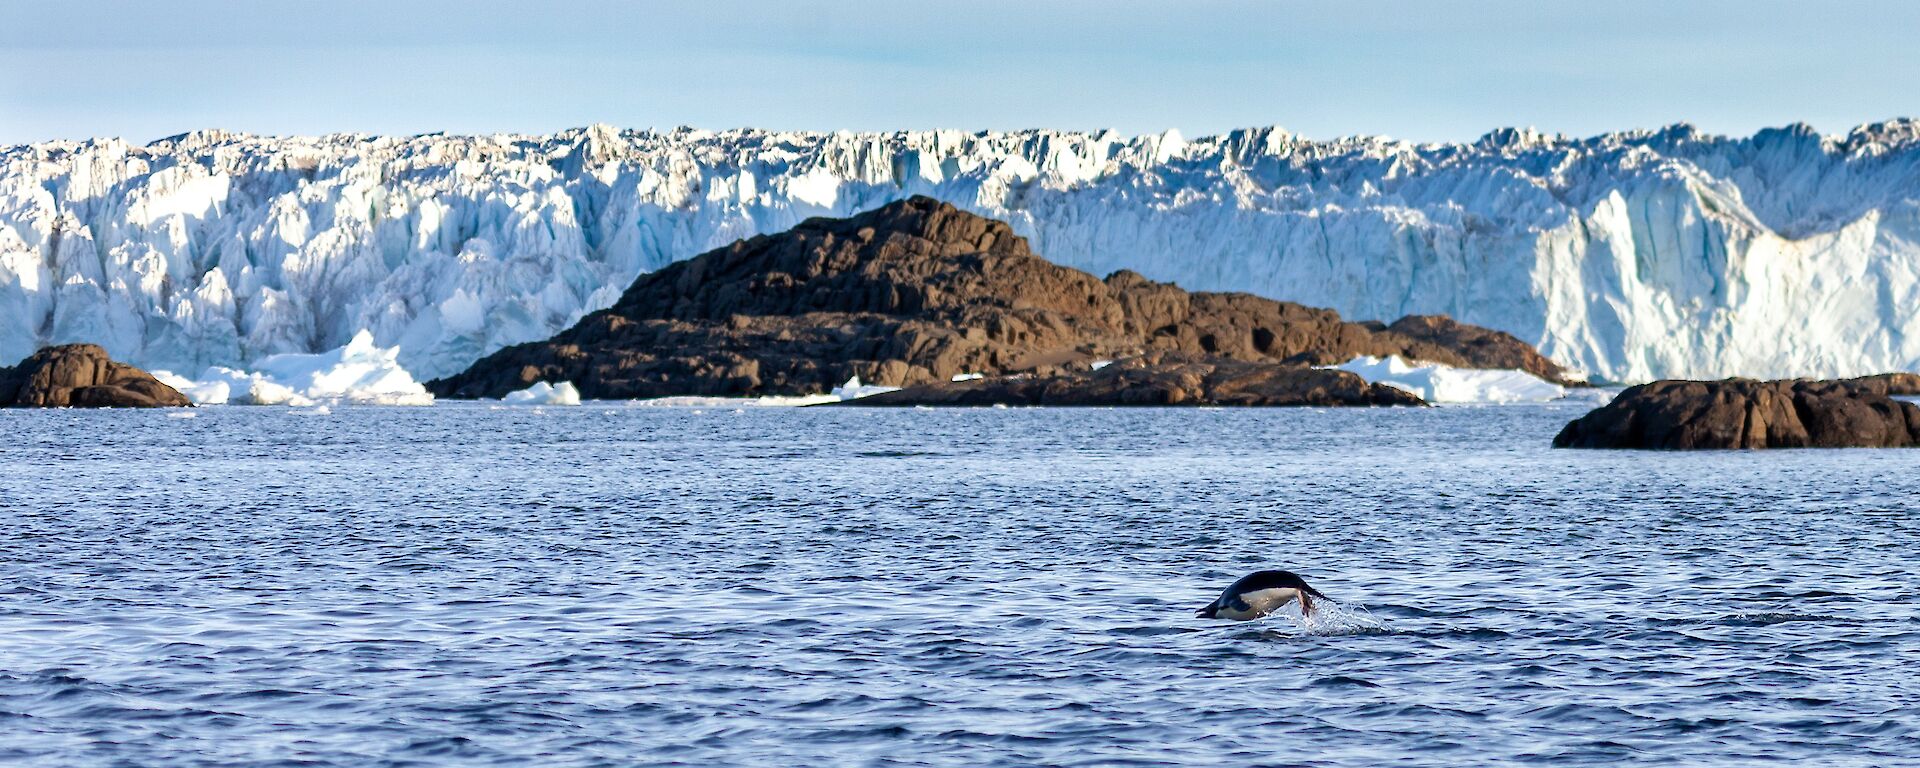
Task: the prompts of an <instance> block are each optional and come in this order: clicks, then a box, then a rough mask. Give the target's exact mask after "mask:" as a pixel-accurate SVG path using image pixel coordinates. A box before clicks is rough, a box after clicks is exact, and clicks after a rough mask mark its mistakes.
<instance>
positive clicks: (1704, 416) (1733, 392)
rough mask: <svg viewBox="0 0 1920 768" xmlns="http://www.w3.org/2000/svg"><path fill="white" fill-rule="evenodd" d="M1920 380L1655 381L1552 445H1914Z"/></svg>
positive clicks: (1919, 428)
mask: <svg viewBox="0 0 1920 768" xmlns="http://www.w3.org/2000/svg"><path fill="white" fill-rule="evenodd" d="M1915 393H1920V376H1915V375H1914V374H1884V375H1880V376H1869V377H1865V378H1860V379H1845V380H1838V381H1805V380H1787V381H1756V380H1753V379H1726V380H1724V381H1656V382H1653V383H1651V384H1643V385H1641V386H1637V387H1633V388H1630V389H1628V390H1626V391H1624V392H1622V393H1620V395H1619V396H1618V397H1616V398H1614V400H1613V402H1611V403H1608V404H1607V405H1605V406H1602V407H1600V408H1597V409H1594V410H1593V411H1592V412H1591V413H1588V414H1587V415H1585V416H1582V417H1580V418H1579V419H1576V420H1574V421H1572V422H1570V423H1568V424H1567V426H1566V427H1565V428H1564V429H1562V430H1560V434H1559V435H1558V436H1556V437H1554V439H1553V447H1555V448H1653V449H1664V450H1701V449H1726V448H1848V447H1858V448H1910V447H1916V446H1920V405H1915V404H1913V403H1910V402H1903V401H1899V400H1894V399H1893V398H1892V396H1895V395H1903V394H1915Z"/></svg>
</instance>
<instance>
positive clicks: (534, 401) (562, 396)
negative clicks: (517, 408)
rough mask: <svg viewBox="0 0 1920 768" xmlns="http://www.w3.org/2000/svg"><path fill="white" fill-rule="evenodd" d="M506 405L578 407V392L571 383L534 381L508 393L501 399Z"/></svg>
mask: <svg viewBox="0 0 1920 768" xmlns="http://www.w3.org/2000/svg"><path fill="white" fill-rule="evenodd" d="M501 402H504V403H507V404H508V405H579V404H580V390H579V389H576V388H575V387H574V386H573V382H571V381H563V382H560V383H559V384H548V383H546V382H544V381H536V382H534V383H533V386H531V387H527V388H526V389H523V390H520V391H518V392H508V393H507V396H506V397H504V398H501Z"/></svg>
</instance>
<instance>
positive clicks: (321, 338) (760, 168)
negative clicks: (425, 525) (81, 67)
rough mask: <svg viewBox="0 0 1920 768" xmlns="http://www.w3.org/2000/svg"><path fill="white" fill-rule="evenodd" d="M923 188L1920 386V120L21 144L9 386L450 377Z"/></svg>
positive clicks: (1587, 351)
mask: <svg viewBox="0 0 1920 768" xmlns="http://www.w3.org/2000/svg"><path fill="white" fill-rule="evenodd" d="M912 194H926V195H930V196H933V197H938V198H943V199H946V200H949V201H952V202H954V203H955V204H958V205H960V206H962V207H965V208H968V209H970V210H973V211H975V212H977V213H981V214H985V215H989V216H993V217H996V218H1001V219H1005V220H1007V221H1009V222H1011V223H1013V225H1014V227H1015V229H1016V230H1017V231H1019V232H1021V233H1022V234H1024V235H1026V236H1027V237H1029V238H1030V239H1031V240H1032V242H1033V246H1034V249H1035V250H1036V251H1037V252H1039V253H1040V254H1042V255H1044V256H1045V257H1046V258H1048V259H1050V260H1053V261H1056V262H1059V263H1062V264H1066V265H1069V266H1073V267H1078V268H1081V269H1085V270H1088V271H1092V272H1095V273H1097V274H1105V273H1107V272H1109V271H1112V270H1114V269H1119V268H1122V267H1124V268H1129V269H1134V270H1136V271H1139V272H1141V273H1143V274H1145V275H1147V276H1148V277H1151V278H1155V279H1161V280H1174V281H1177V282H1179V283H1180V284H1181V285H1182V286H1184V287H1187V288H1190V289H1206V290H1244V291H1250V292H1254V293H1258V294H1262V295H1265V296H1270V297H1273V298H1277V299H1285V300H1290V301H1297V302H1301V303H1304V304H1309V305H1315V306H1326V307H1332V308H1334V309H1337V310H1339V311H1340V312H1341V313H1342V314H1343V315H1345V316H1347V317H1349V318H1356V319H1386V320H1391V319H1393V318H1396V317H1399V316H1401V315H1405V314H1412V313H1446V314H1450V315H1453V316H1454V317H1456V318H1458V319H1460V320H1463V321H1465V322H1469V323H1475V324H1479V325H1485V326H1489V327H1492V328H1497V329H1500V330H1505V331H1508V332H1511V333H1513V334H1515V335H1517V336H1519V337H1521V338H1522V339H1525V340H1527V341H1530V342H1533V343H1535V344H1537V345H1538V346H1539V347H1540V349H1541V351H1542V352H1544V353H1546V354H1547V355H1549V356H1551V357H1553V358H1555V359H1556V360H1558V361H1560V362H1561V363H1563V364H1566V365H1569V366H1571V367H1573V368H1576V369H1579V370H1584V371H1586V372H1588V373H1590V374H1592V375H1595V376H1598V377H1601V378H1604V379H1608V380H1615V381H1637V380H1646V379H1652V378H1656V377H1663V376H1685V377H1712V376H1723V375H1733V374H1741V375H1749V376H1762V377H1775V376H1793V375H1819V376H1850V375H1858V374H1865V373H1873V372H1878V371H1883V370H1895V369H1898V370H1915V369H1920V325H1916V320H1917V319H1920V318H1917V317H1916V313H1920V122H1914V121H1894V122H1887V123H1880V124H1874V125H1868V126H1862V127H1860V128H1858V129H1855V130H1854V131H1852V132H1851V133H1849V134H1847V135H1844V136H1822V135H1820V134H1818V133H1816V132H1815V131H1813V130H1812V129H1810V128H1808V127H1805V126H1790V127H1787V128H1783V129H1770V130H1765V131H1761V132H1760V133H1758V134H1756V135H1754V136H1752V137H1747V138H1729V137H1720V136H1713V135H1707V134H1703V133H1701V132H1699V131H1696V130H1695V129H1693V128H1691V127H1689V126H1686V125H1677V126H1673V127H1669V128H1666V129H1662V130H1658V131H1638V132H1630V133H1618V134H1609V135H1604V136H1598V137H1593V138H1585V139H1574V138H1566V137H1560V136H1548V135H1542V134H1539V133H1535V132H1531V131H1522V130H1502V131H1496V132H1493V133H1490V134H1488V135H1487V136H1485V137H1483V138H1481V139H1480V140H1479V141H1477V142H1473V143H1468V144H1419V143H1409V142H1402V141H1395V140H1391V139H1386V138H1371V137H1361V138H1348V139H1339V140H1333V141H1313V140H1308V139H1303V138H1299V137H1296V136H1293V135H1290V134H1288V133H1286V132H1285V131H1282V130H1280V129H1275V128H1270V129H1256V130H1243V131H1234V132H1231V133H1227V134H1224V135H1220V136H1213V137H1207V138H1201V139H1194V140H1191V141H1189V140H1184V139H1182V138H1181V137H1180V136H1179V135H1178V134H1175V133H1171V132H1169V133H1167V134H1162V135H1150V136H1141V137H1124V136H1120V135H1117V134H1114V133H1110V132H1102V133H1076V132H1065V131H1045V130H1036V131H1021V132H1009V133H993V132H988V133H963V132H958V131H927V132H898V133H848V132H838V133H787V132H770V131H758V130H735V131H725V132H712V131H702V130H694V129H684V128H683V129H676V130H672V131H616V130H614V129H611V128H607V127H604V126H594V127H589V128H583V129H578V130H572V131H566V132H562V133H558V134H554V135H551V136H519V135H495V136H443V135H425V136H414V137H375V136H365V135H330V136H321V137H293V138H274V137H260V136H251V135H243V134H231V133H223V132H214V131H207V132H196V133H191V134H185V135H182V136H177V137H172V138H168V139H163V140H160V141H156V142H153V143H151V144H147V145H144V146H141V145H134V144H129V143H127V142H124V141H119V140H92V141H53V142H45V143H39V144H28V145H19V146H14V147H9V148H5V149H0V359H7V360H11V359H17V358H20V357H24V356H26V355H27V354H29V353H31V352H32V351H33V350H34V349H36V348H37V347H39V346H41V345H44V344H51V343H61V342H70V341H90V342H95V343H99V344H102V345H104V346H105V347H106V348H107V349H108V350H109V351H110V352H111V353H112V354H113V356H114V357H116V358H119V359H125V360H128V361H130V362H132V363H134V364H136V365H140V366H142V367H146V368H150V369H151V368H165V369H170V370H176V371H180V370H185V371H197V370H202V369H205V368H207V367H209V366H225V367H231V368H238V369H247V368H250V367H252V365H253V364H254V363H256V362H257V361H259V360H262V359H265V358H267V357H269V356H271V355H275V354H282V353H312V352H318V351H321V350H328V349H335V348H338V347H341V346H343V345H345V344H347V343H348V342H349V341H350V340H351V339H352V338H353V336H354V334H355V333H356V332H357V331H359V330H360V329H363V328H364V329H367V330H370V331H371V332H372V335H373V341H374V342H375V343H377V344H379V345H381V346H398V347H399V348H400V362H401V364H402V365H404V366H405V367H406V368H407V369H408V370H409V371H411V372H412V373H413V374H415V375H417V376H419V377H421V378H423V379H424V378H432V377H439V376H445V375H448V374H451V373H455V372H457V371H459V370H461V369H462V368H463V367H465V366H466V365H467V364H468V363H470V362H472V361H473V360H475V359H476V358H478V357H480V356H481V355H483V354H485V353H487V352H490V351H492V350H495V349H498V348H500V347H502V346H505V345H507V344H512V343H517V342H523V341H531V340H535V339H542V338H545V337H547V336H549V335H551V334H552V333H554V332H556V331H558V330H560V329H563V328H565V327H567V326H568V325H570V324H571V323H573V322H574V321H575V320H577V319H578V318H579V317H580V316H582V315H583V314H585V313H586V312H589V311H592V310H594V309H598V308H601V307H605V306H608V305H610V304H611V303H612V302H613V301H614V300H615V298H617V297H618V295H619V293H620V292H621V291H622V290H623V289H624V288H625V287H626V286H627V284H628V283H629V282H630V281H631V280H632V279H633V278H634V277H635V276H636V275H637V274H639V273H640V272H642V271H645V270H652V269H656V268H658V267H660V266H661V265H663V264H666V263H668V262H670V261H672V260H675V259H682V258H686V257H689V256H692V255H695V254H698V253H700V252H703V251H705V250H708V249H711V248H715V247H719V246H721V245H725V244H726V243H728V242H730V241H732V240H734V239H737V238H740V237H744V236H748V235H752V234H757V233H761V232H770V231H777V230H782V229H786V228H788V227H791V226H793V225H794V224H796V223H798V222H799V221H800V220H802V219H805V218H807V217H810V216H819V215H831V216H844V215H848V214H851V213H853V212H856V211H859V210H863V209H866V208H871V207H874V206H877V205H879V204H881V203H884V202H887V201H890V200H894V199H897V198H901V197H904V196H907V195H912ZM1910 330H1912V331H1914V332H1913V333H1909V331H1910Z"/></svg>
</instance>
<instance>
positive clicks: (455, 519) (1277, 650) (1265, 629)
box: [0, 406, 1920, 766]
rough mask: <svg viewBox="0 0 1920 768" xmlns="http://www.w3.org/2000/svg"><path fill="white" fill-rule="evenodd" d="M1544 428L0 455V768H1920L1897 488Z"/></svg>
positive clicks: (34, 441)
mask: <svg viewBox="0 0 1920 768" xmlns="http://www.w3.org/2000/svg"><path fill="white" fill-rule="evenodd" d="M1578 412H1579V410H1578V409H1574V408H1553V407H1507V408H1483V409H1428V410H1412V409H1401V410H1360V411H1338V410H1260V411H1255V410H949V411H914V410H906V411H890V410H823V409H806V410H752V409H748V410H744V411H741V412H734V411H732V410H730V409H717V410H716V409H705V410H700V411H693V410H664V409H643V408H619V407H614V408H607V407H587V408H579V409H547V410H544V411H539V412H536V411H533V410H489V409H486V408H483V407H471V406H468V407H446V406H441V407H434V408H428V409H351V408H342V409H336V410H335V411H334V412H333V413H331V414H328V415H308V414H303V413H299V412H294V411H289V410H284V409H245V408H210V409H203V410H200V411H198V412H196V413H195V414H194V415H195V418H191V419H183V418H174V417H173V416H177V415H179V414H177V413H176V414H167V413H159V412H71V411H41V412H25V411H7V412H0V435H4V436H5V438H4V447H0V478H4V479H3V480H0V563H3V564H4V580H0V763H11V764H25V765H48V766H55V765H57V766H90V765H100V766H106V765H114V766H121V765H126V766H187V765H301V766H381V765H488V764H492V765H543V766H590V765H608V766H612V765H767V766H786V765H955V766H959V765H967V766H974V765H1039V764H1055V765H1125V764H1134V765H1144V764H1190V765H1252V764H1272V765H1284V764H1301V765H1341V766H1377V765H1386V764H1395V765H1433V766H1452V765H1464V764H1513V763H1525V762H1548V761H1552V762H1556V763H1568V764H1594V765H1601V764H1604V765H1614V764H1626V763H1634V764H1670V765H1709V764H1726V765H1751V764H1754V763H1758V762H1763V761H1769V760H1793V761H1801V762H1803V763H1805V764H1808V765H1823V766H1831V765H1890V764H1896V763H1902V762H1912V761H1915V760H1920V674H1916V673H1915V671H1914V670H1915V669H1916V667H1915V665H1916V664H1917V663H1920V612H1916V610H1915V608H1914V605H1915V600H1916V599H1917V598H1920V593H1917V590H1916V588H1915V586H1914V585H1915V576H1914V573H1913V565H1914V563H1915V562H1916V560H1920V522H1917V521H1920V472H1916V471H1915V470H1916V468H1920V452H1899V451H1798V452H1789V451H1781V452H1772V453H1715V454H1690V455H1677V454H1657V453H1604V452H1564V451H1551V450H1548V449H1547V448H1546V447H1545V446H1546V443H1547V441H1548V439H1549V438H1550V437H1551V436H1552V434H1553V433H1554V432H1555V431H1556V430H1557V429H1558V428H1559V426H1560V424H1561V423H1563V422H1564V421H1565V420H1567V419H1568V418H1571V417H1572V416H1574V415H1576V414H1577V413H1578ZM1264 567H1288V568H1293V569H1295V570H1298V571H1301V572H1302V573H1304V574H1305V575H1307V576H1308V577H1309V578H1310V579H1311V580H1312V581H1313V582H1314V583H1315V584H1316V586H1318V587H1320V588H1321V589H1322V590H1323V591H1325V592H1327V593H1328V594H1329V595H1331V596H1333V597H1334V598H1336V599H1338V600H1340V601H1342V602H1343V603H1344V604H1345V606H1346V608H1345V610H1344V611H1342V612H1340V613H1338V614H1334V615H1332V618H1330V620H1328V621H1326V622H1321V623H1318V624H1315V625H1312V626H1308V625H1303V624H1302V623H1301V622H1300V621H1299V620H1298V619H1297V618H1290V617H1287V616H1276V617H1273V618H1270V619H1267V620H1265V621H1261V622H1255V623H1249V624H1233V623H1215V622H1210V621H1206V620H1201V619H1196V618H1194V617H1193V611H1194V609H1195V608H1197V607H1198V606H1200V605H1201V604H1203V603H1205V602H1206V601H1208V600H1210V599H1211V598H1212V597H1213V596H1214V595H1215V594H1216V593H1217V592H1218V590H1219V589H1220V588H1221V587H1223V586H1224V585H1225V584H1226V583H1228V582H1230V581H1232V580H1233V579H1234V578H1235V577H1237V576H1239V575H1241V574H1243V573H1245V572H1247V571H1251V570H1254V569H1258V568H1264ZM1362 607H1364V610H1363V608H1362ZM1369 615H1370V616H1371V620H1369V619H1368V616H1369Z"/></svg>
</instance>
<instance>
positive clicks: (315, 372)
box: [154, 331, 433, 407]
mask: <svg viewBox="0 0 1920 768" xmlns="http://www.w3.org/2000/svg"><path fill="white" fill-rule="evenodd" d="M399 353H400V349H399V347H378V346H374V343H373V336H372V334H369V333H367V332H366V331H361V332H359V333H357V334H354V336H353V339H352V340H351V341H348V342H347V345H346V346H344V347H340V348H339V349H335V350H332V351H329V352H320V353H316V354H299V353H291V354H280V355H273V356H271V357H268V358H266V359H263V360H261V361H260V364H259V370H258V371H237V370H234V369H232V368H222V367H220V366H214V367H212V368H208V369H207V370H206V371H205V372H203V373H201V374H200V378H199V380H197V381H196V380H189V379H187V378H185V377H183V376H178V375H175V374H172V373H167V372H165V371H160V372H156V373H155V374H154V375H155V377H156V378H159V379H160V380H161V381H163V382H165V383H166V384H167V385H168V386H170V387H173V388H174V389H177V390H180V393H181V394H183V395H186V396H187V399H188V400H191V401H193V403H194V404H195V405H218V404H222V403H230V404H234V405H291V406H296V407H306V406H311V405H313V404H315V403H316V402H322V401H325V402H347V403H357V404H364V405H432V404H433V395H432V394H430V393H428V392H427V388H426V387H423V386H421V385H420V383H419V382H417V381H414V380H413V376H412V375H411V374H408V373H407V371H406V369H405V368H402V367H400V363H399V360H398V358H399Z"/></svg>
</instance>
